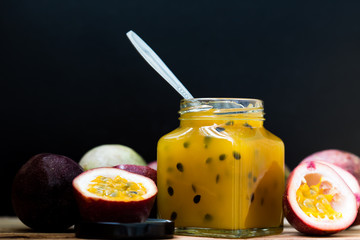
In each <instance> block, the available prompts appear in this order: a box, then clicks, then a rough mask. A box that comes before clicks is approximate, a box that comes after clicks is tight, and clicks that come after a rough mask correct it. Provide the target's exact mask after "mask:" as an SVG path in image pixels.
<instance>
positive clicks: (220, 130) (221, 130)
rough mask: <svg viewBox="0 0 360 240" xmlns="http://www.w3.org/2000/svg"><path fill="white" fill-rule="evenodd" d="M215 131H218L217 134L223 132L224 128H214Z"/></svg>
mask: <svg viewBox="0 0 360 240" xmlns="http://www.w3.org/2000/svg"><path fill="white" fill-rule="evenodd" d="M215 130H216V131H218V132H223V131H225V128H223V127H216V128H215Z"/></svg>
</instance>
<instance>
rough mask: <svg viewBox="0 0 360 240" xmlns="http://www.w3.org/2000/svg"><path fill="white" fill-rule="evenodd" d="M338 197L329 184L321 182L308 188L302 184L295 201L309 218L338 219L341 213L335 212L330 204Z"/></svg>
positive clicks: (305, 184)
mask: <svg viewBox="0 0 360 240" xmlns="http://www.w3.org/2000/svg"><path fill="white" fill-rule="evenodd" d="M337 197H338V193H336V191H335V189H333V187H332V185H331V183H329V182H327V181H322V179H320V181H319V183H318V184H316V185H311V186H309V185H308V184H307V183H305V182H303V183H302V184H301V185H300V187H299V189H298V190H297V191H296V200H297V202H298V204H299V206H300V208H301V209H302V210H303V211H304V213H305V214H306V215H308V216H309V217H311V216H313V217H315V218H329V219H332V220H334V219H338V218H341V217H342V214H341V212H336V211H335V210H334V209H333V207H332V206H331V202H332V201H335V199H336V198H337Z"/></svg>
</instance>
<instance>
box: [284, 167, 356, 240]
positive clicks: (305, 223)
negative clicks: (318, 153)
mask: <svg viewBox="0 0 360 240" xmlns="http://www.w3.org/2000/svg"><path fill="white" fill-rule="evenodd" d="M283 200H284V214H285V217H286V219H287V220H288V221H289V223H290V224H291V225H292V226H293V227H294V228H295V229H297V230H298V231H299V232H302V233H304V234H309V235H328V234H333V233H337V232H340V231H342V230H344V229H346V228H348V227H349V226H351V224H352V223H353V222H354V220H355V218H356V215H357V210H358V208H357V202H356V198H355V196H354V194H353V193H352V191H351V189H350V188H349V187H348V185H347V184H346V183H345V181H344V180H343V179H342V178H341V177H340V176H339V175H338V174H337V173H336V171H334V170H333V169H332V168H331V167H329V166H328V165H326V164H323V163H319V162H307V163H302V164H300V165H299V166H298V167H296V168H295V169H294V170H293V172H292V173H291V174H290V176H289V179H288V182H287V186H286V191H285V194H284V199H283Z"/></svg>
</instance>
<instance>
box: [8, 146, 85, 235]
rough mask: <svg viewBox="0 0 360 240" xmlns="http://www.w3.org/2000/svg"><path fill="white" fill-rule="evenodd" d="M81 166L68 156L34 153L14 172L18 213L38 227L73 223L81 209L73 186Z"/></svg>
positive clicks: (64, 226)
mask: <svg viewBox="0 0 360 240" xmlns="http://www.w3.org/2000/svg"><path fill="white" fill-rule="evenodd" d="M82 172H83V170H82V169H81V167H80V166H79V165H78V164H77V163H76V162H74V161H73V160H71V159H70V158H68V157H65V156H61V155H56V154H50V153H43V154H38V155H36V156H34V157H32V158H31V159H30V160H29V161H28V162H26V163H25V164H24V165H23V166H22V167H21V168H20V170H19V171H18V173H17V174H16V176H15V179H14V182H13V186H12V204H13V208H14V211H15V214H16V215H17V216H18V217H19V219H20V220H21V221H22V222H23V223H24V224H25V225H27V226H28V227H30V228H32V229H34V230H36V231H45V232H54V231H64V230H66V229H67V228H69V227H70V226H72V225H74V223H75V222H76V220H77V218H78V210H77V205H76V201H75V198H74V194H73V190H72V181H73V179H74V178H75V177H76V176H78V175H79V174H80V173H82Z"/></svg>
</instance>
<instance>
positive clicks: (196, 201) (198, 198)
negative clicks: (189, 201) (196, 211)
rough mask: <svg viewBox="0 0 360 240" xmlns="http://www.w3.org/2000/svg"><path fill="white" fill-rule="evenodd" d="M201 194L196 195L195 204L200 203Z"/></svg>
mask: <svg viewBox="0 0 360 240" xmlns="http://www.w3.org/2000/svg"><path fill="white" fill-rule="evenodd" d="M200 199H201V196H200V195H196V196H195V197H194V199H193V201H194V203H195V204H198V203H199V202H200Z"/></svg>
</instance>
